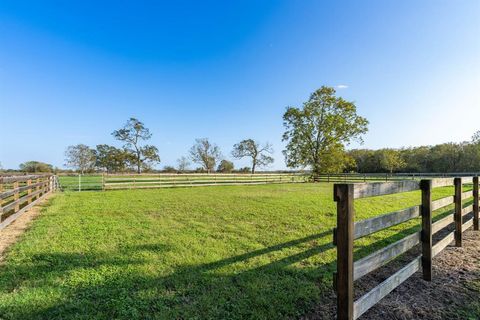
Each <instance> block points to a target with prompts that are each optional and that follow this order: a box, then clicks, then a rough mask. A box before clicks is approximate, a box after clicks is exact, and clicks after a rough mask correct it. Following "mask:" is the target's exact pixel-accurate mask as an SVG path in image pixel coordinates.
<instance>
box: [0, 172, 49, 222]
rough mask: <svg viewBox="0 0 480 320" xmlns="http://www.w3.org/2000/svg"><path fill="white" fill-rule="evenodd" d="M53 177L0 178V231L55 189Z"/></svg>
mask: <svg viewBox="0 0 480 320" xmlns="http://www.w3.org/2000/svg"><path fill="white" fill-rule="evenodd" d="M57 186H58V182H57V179H56V176H53V175H24V176H5V177H0V230H1V229H3V228H5V227H6V226H8V225H9V224H10V223H12V222H13V221H15V220H16V219H17V218H18V217H20V216H21V215H22V214H23V213H24V212H25V211H27V210H28V209H29V208H31V207H33V206H34V205H35V204H36V203H38V202H39V201H40V200H41V199H43V198H44V197H45V196H46V195H47V194H49V193H50V192H53V191H55V190H56V189H57Z"/></svg>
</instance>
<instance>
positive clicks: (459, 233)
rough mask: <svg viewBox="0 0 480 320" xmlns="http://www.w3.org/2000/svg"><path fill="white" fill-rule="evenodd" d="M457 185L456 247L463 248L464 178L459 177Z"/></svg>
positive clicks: (456, 181)
mask: <svg viewBox="0 0 480 320" xmlns="http://www.w3.org/2000/svg"><path fill="white" fill-rule="evenodd" d="M453 181H454V185H455V213H454V220H455V246H456V247H461V246H462V178H460V177H457V178H455V179H454V180H453Z"/></svg>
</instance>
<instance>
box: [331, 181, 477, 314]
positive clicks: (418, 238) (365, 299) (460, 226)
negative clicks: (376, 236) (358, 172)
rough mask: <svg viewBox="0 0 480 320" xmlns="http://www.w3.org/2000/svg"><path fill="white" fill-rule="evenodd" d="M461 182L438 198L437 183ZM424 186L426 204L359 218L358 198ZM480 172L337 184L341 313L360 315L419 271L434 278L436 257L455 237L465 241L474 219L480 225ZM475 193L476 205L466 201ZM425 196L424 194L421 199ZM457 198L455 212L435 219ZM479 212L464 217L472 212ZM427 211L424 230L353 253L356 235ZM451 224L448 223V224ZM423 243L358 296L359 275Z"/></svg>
mask: <svg viewBox="0 0 480 320" xmlns="http://www.w3.org/2000/svg"><path fill="white" fill-rule="evenodd" d="M466 183H468V184H473V190H472V191H467V192H462V185H463V184H466ZM452 185H453V186H455V194H454V195H452V196H449V197H445V198H442V199H439V200H435V201H432V189H433V188H438V187H445V186H452ZM414 190H421V205H417V206H414V207H411V208H407V209H403V210H399V211H396V212H392V213H388V214H384V215H381V216H377V217H374V218H371V219H366V220H362V221H357V222H355V221H354V200H355V199H360V198H366V197H373V196H382V195H387V194H394V193H400V192H408V191H414ZM478 190H479V178H478V177H473V178H472V177H463V178H461V177H457V178H438V179H425V180H421V181H401V182H384V183H353V184H335V186H334V200H335V201H336V202H337V227H336V228H335V229H334V244H335V245H336V246H337V272H336V274H335V276H334V282H335V287H336V292H337V318H338V319H348V320H350V319H358V318H359V317H360V316H361V315H362V314H364V313H365V312H366V311H367V310H368V309H370V308H371V307H372V306H374V305H375V304H376V303H377V302H378V301H380V300H381V299H382V298H383V297H385V296H386V295H388V294H389V293H390V292H391V291H392V290H394V289H395V288H396V287H398V286H399V285H400V284H401V283H402V282H404V281H405V280H406V279H408V278H409V277H410V276H411V275H413V274H414V273H415V272H416V271H418V270H421V271H422V273H423V279H424V280H426V281H431V280H432V258H433V257H435V256H436V255H437V254H439V253H440V252H441V251H442V250H443V249H445V247H446V246H447V245H448V244H449V243H450V242H452V241H453V240H455V245H456V246H457V247H460V246H462V232H463V231H465V230H466V229H468V228H470V227H471V226H472V225H473V226H474V229H475V230H478V228H479V222H478V219H479V191H478ZM471 197H473V205H470V206H467V207H463V204H462V203H463V202H462V200H465V199H468V198H471ZM419 200H420V199H419ZM453 203H454V204H455V210H454V213H453V214H452V213H450V214H449V215H447V216H446V217H444V218H442V219H440V220H438V221H436V222H435V223H432V212H433V211H435V210H438V209H440V208H443V207H446V206H448V205H451V204H453ZM467 215H469V216H471V215H473V217H470V218H469V219H468V220H466V221H464V220H465V218H467V217H466V216H467ZM419 216H421V220H422V222H421V231H420V232H417V233H414V234H411V235H409V236H407V237H405V238H403V239H401V240H399V241H397V242H395V243H393V244H390V245H388V246H386V247H384V248H382V249H380V250H378V251H376V252H374V253H372V254H370V255H368V256H366V257H364V258H362V259H360V260H358V261H354V259H353V244H354V240H356V239H359V238H361V237H364V236H367V235H371V234H373V233H375V232H378V231H381V230H383V229H386V228H389V227H391V226H394V225H397V224H400V223H403V222H406V221H408V220H410V219H413V218H416V217H419ZM452 223H454V225H455V229H454V231H452V232H449V233H448V234H447V235H446V236H445V237H443V238H442V239H441V240H439V241H437V242H436V243H435V244H434V245H433V243H432V235H434V234H437V233H438V232H439V231H440V230H442V229H443V230H444V231H445V229H446V227H447V226H449V225H450V224H452ZM446 230H448V229H446ZM418 244H421V249H422V250H421V251H422V253H421V255H419V256H417V257H415V258H414V259H413V260H412V261H411V262H410V263H408V264H407V265H406V266H404V267H403V268H401V269H400V270H399V271H397V272H395V273H394V274H393V275H391V276H390V277H388V278H387V279H386V280H385V281H383V282H381V283H380V284H379V285H377V286H376V287H375V288H373V289H372V290H371V291H369V292H368V293H366V294H365V295H363V296H362V297H360V298H359V299H357V300H356V301H354V281H356V280H358V279H360V278H361V277H363V276H365V275H367V274H369V273H370V272H372V271H374V270H376V269H378V268H379V267H382V266H384V265H386V264H387V263H388V262H389V261H391V260H392V259H394V258H395V257H397V256H399V255H401V254H404V253H405V252H407V251H408V250H410V249H411V248H413V247H414V246H416V245H418Z"/></svg>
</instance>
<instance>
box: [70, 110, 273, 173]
mask: <svg viewBox="0 0 480 320" xmlns="http://www.w3.org/2000/svg"><path fill="white" fill-rule="evenodd" d="M112 135H113V136H114V137H115V138H116V139H117V140H118V141H120V142H122V143H123V147H121V148H117V147H115V146H111V145H107V144H100V145H97V146H96V147H95V148H90V147H89V146H87V145H84V144H78V145H72V146H69V147H68V148H67V150H66V152H65V156H66V165H67V166H68V167H70V168H73V169H75V170H77V171H78V172H80V173H85V172H93V171H104V172H108V173H118V172H131V171H135V172H137V173H141V172H149V171H152V170H153V167H154V166H155V165H156V164H158V163H159V162H160V155H159V151H158V148H157V147H155V146H153V145H149V144H146V141H148V140H149V139H150V138H151V137H152V133H151V132H150V130H149V129H148V128H147V127H145V125H144V123H143V122H141V121H140V120H138V119H136V118H130V119H129V120H128V121H127V123H126V124H125V125H124V126H123V127H122V128H120V129H118V130H115V131H113V132H112ZM272 153H273V148H272V146H271V145H270V144H269V143H265V144H263V145H262V144H260V143H259V142H257V141H255V140H253V139H245V140H242V141H240V142H239V143H237V144H235V145H234V146H233V151H232V152H231V155H232V157H233V158H235V159H242V158H250V161H251V167H247V168H241V169H240V170H237V171H240V172H251V173H252V174H253V173H255V171H256V169H257V168H258V167H265V166H268V165H270V164H271V163H273V161H274V160H273V158H272V157H271V156H270V154H272ZM192 163H194V164H196V165H197V166H199V167H197V168H196V169H194V171H197V172H207V173H210V172H214V171H217V172H232V171H234V164H233V162H232V161H229V160H227V159H225V158H224V156H223V155H222V152H221V151H220V148H219V147H218V146H217V145H216V144H215V143H212V142H211V141H210V140H209V139H207V138H201V139H196V140H195V143H194V145H193V146H192V147H191V148H190V151H189V154H188V156H182V157H181V158H179V159H178V160H177V164H178V166H177V168H174V167H171V166H166V167H165V168H164V170H163V171H164V172H187V171H191V169H190V166H191V165H192Z"/></svg>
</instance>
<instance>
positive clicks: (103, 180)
mask: <svg viewBox="0 0 480 320" xmlns="http://www.w3.org/2000/svg"><path fill="white" fill-rule="evenodd" d="M102 191H105V173H102Z"/></svg>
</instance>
